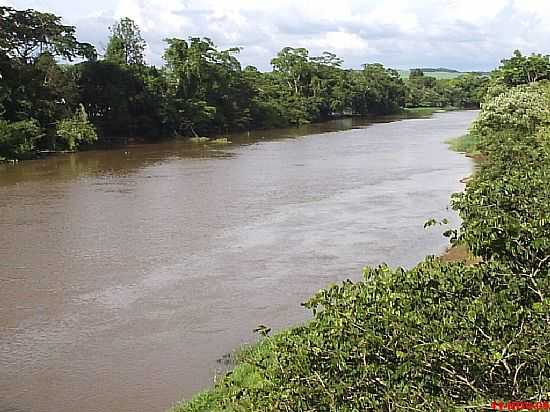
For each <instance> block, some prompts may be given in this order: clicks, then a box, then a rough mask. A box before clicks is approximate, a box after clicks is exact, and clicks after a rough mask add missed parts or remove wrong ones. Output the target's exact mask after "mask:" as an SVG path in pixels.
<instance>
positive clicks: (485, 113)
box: [474, 82, 550, 135]
mask: <svg viewBox="0 0 550 412" xmlns="http://www.w3.org/2000/svg"><path fill="white" fill-rule="evenodd" d="M549 122H550V85H549V84H548V83H546V82H541V83H534V84H529V85H520V86H517V87H513V88H511V89H508V90H506V91H505V92H504V93H502V94H499V95H498V96H496V97H494V98H492V99H490V100H488V101H487V102H485V103H484V104H483V110H482V111H481V113H480V116H479V119H478V120H477V121H476V122H475V125H474V129H475V130H476V131H477V132H478V133H479V134H481V135H488V134H492V133H495V132H498V131H502V130H514V131H517V132H518V133H520V134H525V133H533V132H534V131H535V130H536V129H537V128H538V127H540V126H542V125H546V124H548V123H549Z"/></svg>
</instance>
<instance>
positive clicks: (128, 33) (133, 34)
mask: <svg viewBox="0 0 550 412" xmlns="http://www.w3.org/2000/svg"><path fill="white" fill-rule="evenodd" d="M110 30H111V37H110V38H109V43H108V45H107V51H106V53H105V58H106V60H107V61H109V62H111V63H116V64H126V65H143V64H145V60H144V53H145V48H146V47H147V44H146V43H145V40H143V37H141V31H140V29H139V27H138V26H137V24H136V23H135V22H134V21H133V20H132V19H130V18H128V17H125V18H122V19H121V20H120V21H119V22H117V23H116V24H115V25H114V26H113V27H111V28H110Z"/></svg>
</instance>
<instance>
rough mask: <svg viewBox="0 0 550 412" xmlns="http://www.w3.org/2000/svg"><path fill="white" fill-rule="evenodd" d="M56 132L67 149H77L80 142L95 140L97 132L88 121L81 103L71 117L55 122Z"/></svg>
mask: <svg viewBox="0 0 550 412" xmlns="http://www.w3.org/2000/svg"><path fill="white" fill-rule="evenodd" d="M57 134H58V136H60V137H61V138H62V139H63V141H64V143H65V144H66V145H67V148H68V149H69V150H75V149H77V148H78V146H79V145H80V144H81V143H92V142H94V141H96V140H97V133H96V131H95V128H94V126H93V125H92V124H91V123H90V122H89V121H88V115H87V114H86V111H85V110H84V106H83V105H80V107H79V108H78V110H77V111H76V113H75V114H74V115H73V116H72V117H70V118H68V119H63V120H60V121H59V122H57Z"/></svg>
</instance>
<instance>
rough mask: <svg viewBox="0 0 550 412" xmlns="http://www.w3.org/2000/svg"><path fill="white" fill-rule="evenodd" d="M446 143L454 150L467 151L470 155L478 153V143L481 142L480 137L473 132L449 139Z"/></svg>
mask: <svg viewBox="0 0 550 412" xmlns="http://www.w3.org/2000/svg"><path fill="white" fill-rule="evenodd" d="M447 143H448V144H449V146H450V147H451V149H452V150H454V151H455V152H461V153H467V154H468V155H470V156H473V155H478V154H480V151H479V145H480V143H481V138H480V137H479V135H478V134H476V133H474V132H470V133H468V134H466V135H464V136H461V137H457V138H456V139H451V140H449V141H447Z"/></svg>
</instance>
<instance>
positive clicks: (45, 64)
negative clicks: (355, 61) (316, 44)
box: [0, 7, 488, 159]
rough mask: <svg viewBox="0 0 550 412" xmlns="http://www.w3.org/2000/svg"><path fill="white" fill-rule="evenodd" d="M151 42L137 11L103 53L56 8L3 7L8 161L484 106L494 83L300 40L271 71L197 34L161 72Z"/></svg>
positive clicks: (2, 88)
mask: <svg viewBox="0 0 550 412" xmlns="http://www.w3.org/2000/svg"><path fill="white" fill-rule="evenodd" d="M145 48H146V43H145V41H144V39H143V38H142V36H141V33H140V29H139V27H138V26H137V25H136V24H135V23H134V22H133V21H132V20H131V19H128V18H124V19H121V20H120V21H119V22H118V23H117V24H115V25H114V27H112V29H111V35H110V38H109V39H108V44H107V47H106V50H105V52H104V55H103V56H100V55H99V53H98V52H97V50H96V49H95V48H94V46H92V45H91V44H87V43H81V42H79V41H78V40H77V39H76V36H75V27H72V26H67V25H64V24H63V23H62V21H61V18H60V17H58V16H55V15H53V14H49V13H41V12H38V11H35V10H15V9H13V8H10V7H0V75H1V79H2V81H1V83H0V122H1V125H0V157H6V158H10V159H24V158H28V157H32V156H33V155H34V154H36V152H37V151H41V150H54V151H55V150H78V149H82V148H86V147H90V146H91V145H94V144H106V143H110V142H125V141H127V138H129V137H134V138H140V139H145V140H148V141H154V140H155V139H159V138H160V136H165V137H167V136H192V137H199V135H200V136H205V135H216V134H225V133H227V132H230V131H237V130H250V129H257V128H273V127H287V126H293V125H300V124H304V123H309V122H316V121H322V120H327V119H331V118H333V117H338V116H341V115H344V114H357V115H379V114H395V113H399V112H400V111H401V109H402V108H403V107H446V106H455V107H477V106H479V102H480V99H481V97H482V96H483V94H484V92H485V90H486V86H487V83H488V78H487V77H486V76H484V75H481V74H475V73H470V74H464V75H462V76H459V77H457V78H454V79H448V80H438V79H436V78H435V77H433V76H429V75H427V74H428V73H426V74H425V73H424V72H423V71H422V70H419V69H416V70H413V71H412V72H411V73H410V76H409V78H408V79H407V80H403V79H402V78H401V77H400V76H399V73H398V72H397V71H395V70H392V69H388V68H385V67H384V66H383V65H381V64H365V65H364V66H363V69H362V70H350V69H345V68H343V67H342V64H343V62H342V60H341V59H340V58H339V57H338V56H336V55H334V54H332V53H329V52H325V53H323V54H322V55H321V56H311V55H310V53H309V51H308V50H306V49H304V48H292V47H286V48H284V49H282V50H281V51H280V52H279V53H278V54H277V55H276V56H275V57H274V58H273V59H272V61H271V64H272V67H273V70H272V71H271V72H267V73H263V72H260V71H259V70H257V69H256V68H255V67H252V66H247V67H244V68H243V67H241V64H240V62H239V61H238V59H237V57H236V56H237V54H238V52H239V49H238V48H231V49H227V50H220V49H218V48H217V47H216V46H215V44H214V43H213V42H212V41H211V40H210V39H208V38H196V37H191V38H189V39H187V40H184V39H178V38H170V39H167V40H166V50H165V53H164V60H165V65H164V66H163V67H160V68H159V67H154V66H150V65H148V64H147V63H146V62H145V58H144V55H145ZM73 60H77V61H78V62H79V63H77V64H69V63H70V62H71V61H73ZM59 61H64V62H65V63H64V64H60V63H59Z"/></svg>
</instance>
